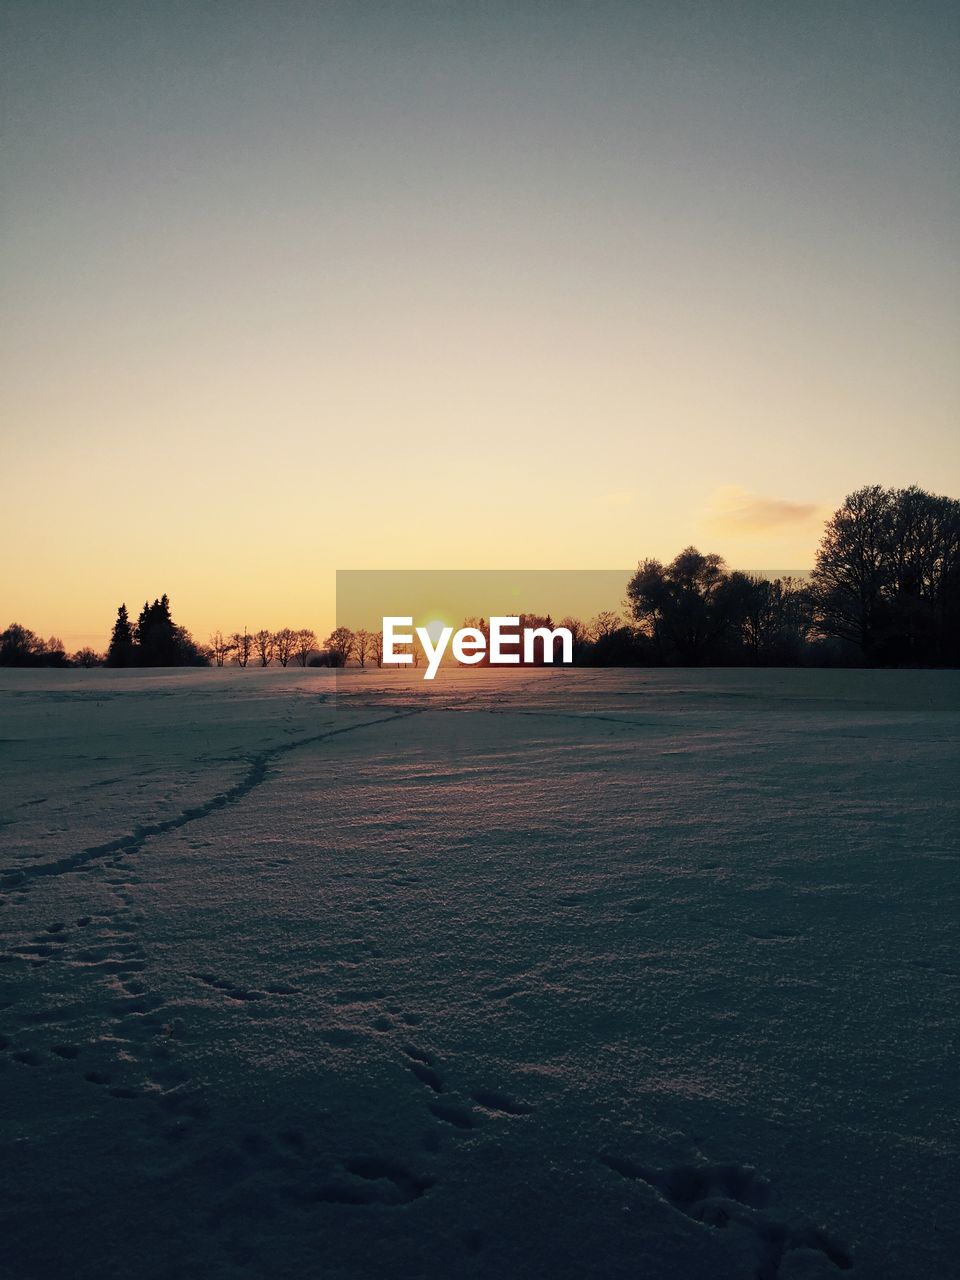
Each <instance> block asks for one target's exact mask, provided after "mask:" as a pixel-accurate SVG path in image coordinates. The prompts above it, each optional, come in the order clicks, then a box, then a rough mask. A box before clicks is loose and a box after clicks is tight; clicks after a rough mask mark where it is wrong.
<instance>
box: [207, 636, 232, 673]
mask: <svg viewBox="0 0 960 1280" xmlns="http://www.w3.org/2000/svg"><path fill="white" fill-rule="evenodd" d="M235 648H236V645H235V644H234V643H233V641H232V640H227V639H225V637H224V634H223V632H222V631H215V632H214V633H213V635H212V636H211V637H210V652H211V653H212V654H213V660H214V662H215V663H216V664H217V666H218V667H222V666H223V664H224V662H225V660H226V659H227V657H228V656H229V655H230V654H231V653H233V651H234V649H235Z"/></svg>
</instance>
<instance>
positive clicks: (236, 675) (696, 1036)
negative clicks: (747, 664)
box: [0, 669, 960, 1280]
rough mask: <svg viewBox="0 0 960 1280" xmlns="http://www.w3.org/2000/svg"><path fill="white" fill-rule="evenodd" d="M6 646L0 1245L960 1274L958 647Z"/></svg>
mask: <svg viewBox="0 0 960 1280" xmlns="http://www.w3.org/2000/svg"><path fill="white" fill-rule="evenodd" d="M421 676H422V672H413V673H410V674H407V673H406V672H400V671H391V672H377V671H372V672H369V673H367V674H360V673H357V674H347V675H341V676H339V677H335V676H334V675H333V673H331V672H329V671H313V670H307V671H301V670H297V671H294V670H292V669H287V670H285V671H283V670H273V669H270V670H267V671H265V672H258V671H252V670H250V671H246V672H243V671H237V670H228V669H225V670H222V671H219V670H203V671H191V672H186V673H183V672H173V671H170V672H155V673H149V674H143V673H137V672H123V671H121V672H107V671H73V672H55V671H53V672H51V671H39V672H16V671H5V672H3V673H0V717H2V718H0V753H2V755H0V759H2V763H3V770H2V780H0V788H2V789H0V953H2V954H0V961H2V962H3V963H2V964H0V1050H2V1051H0V1096H2V1100H3V1101H2V1118H0V1185H2V1208H0V1216H2V1221H0V1275H2V1276H3V1277H5V1278H7V1280H60V1278H61V1277H63V1278H67V1277H69V1278H70V1280H131V1278H133V1277H137V1278H143V1280H174V1278H175V1277H183V1278H189V1280H193V1278H194V1277H197V1278H200V1277H203V1278H206V1277H211V1278H214V1280H216V1278H219V1277H238V1278H240V1277H250V1278H251V1280H260V1278H261V1277H262V1278H265V1280H266V1278H269V1280H273V1278H274V1277H276V1278H277V1280H285V1278H286V1277H296V1278H297V1280H300V1278H301V1277H302V1278H306V1280H312V1278H314V1277H318V1278H321V1277H322V1278H324V1280H326V1278H330V1280H332V1278H340V1277H353V1278H361V1280H367V1278H369V1280H381V1278H383V1277H416V1276H422V1277H426V1278H428V1280H447V1278H449V1277H487V1276H489V1277H496V1278H497V1280H512V1278H513V1277H524V1278H525V1280H526V1278H528V1277H529V1278H530V1280H533V1278H537V1280H541V1278H543V1280H553V1278H555V1277H556V1278H566V1277H594V1276H596V1277H604V1278H607V1277H630V1278H631V1280H674V1278H676V1280H755V1278H757V1277H760V1278H762V1280H772V1278H773V1277H776V1278H777V1280H801V1278H804V1280H828V1278H831V1277H837V1276H840V1275H841V1274H850V1275H852V1276H853V1277H859V1280H866V1278H877V1280H912V1278H913V1277H917V1278H921V1277H922V1278H923V1280H934V1278H937V1277H946V1276H949V1275H950V1274H955V1272H954V1271H953V1270H952V1268H953V1267H954V1266H955V1265H956V1257H957V1251H958V1248H960V1242H958V1239H957V1234H956V1226H955V1224H956V1221H957V1217H958V1213H957V1207H956V1185H957V1183H956V1179H957V1172H958V1167H957V1160H956V1156H957V1145H958V1144H957V1130H956V1128H955V1121H954V1115H955V1110H956V1098H957V1072H956V1059H955V1056H954V1055H955V1050H956V1045H955V1043H954V1032H955V1028H956V995H957V978H958V972H960V959H958V956H957V951H956V938H955V932H954V930H955V924H956V920H957V916H958V903H957V877H956V866H957V864H956V853H957V833H958V829H960V821H958V805H960V802H958V789H957V787H956V779H957V777H958V776H960V769H958V763H960V761H958V710H960V676H958V675H957V674H956V673H942V672H941V673H930V672H841V671H836V672H832V671H790V672H784V671H759V672H756V671H704V672H687V671H638V672H623V671H621V672H612V671H608V672H603V671H566V672H564V671H558V672H532V671H527V672H521V673H514V672H508V673H506V674H504V673H499V672H491V671H464V672H450V671H443V672H441V674H440V676H439V677H438V679H437V681H436V682H435V683H434V684H433V685H425V684H424V682H423V680H422V678H421Z"/></svg>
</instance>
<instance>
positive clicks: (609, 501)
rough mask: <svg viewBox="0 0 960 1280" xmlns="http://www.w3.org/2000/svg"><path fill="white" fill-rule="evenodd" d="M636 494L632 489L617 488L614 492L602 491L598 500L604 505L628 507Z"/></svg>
mask: <svg viewBox="0 0 960 1280" xmlns="http://www.w3.org/2000/svg"><path fill="white" fill-rule="evenodd" d="M636 496H637V495H636V494H635V493H634V491H633V490H632V489H617V490H616V491H615V492H614V493H602V494H601V495H600V502H601V504H602V505H603V506H605V507H629V506H630V504H631V503H632V502H633V500H634V498H635V497H636Z"/></svg>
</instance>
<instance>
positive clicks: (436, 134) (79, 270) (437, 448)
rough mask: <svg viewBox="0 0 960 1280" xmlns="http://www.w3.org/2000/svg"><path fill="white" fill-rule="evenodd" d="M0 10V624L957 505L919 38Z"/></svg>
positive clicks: (903, 6)
mask: <svg viewBox="0 0 960 1280" xmlns="http://www.w3.org/2000/svg"><path fill="white" fill-rule="evenodd" d="M0 13H2V30H0V46H2V54H0V60H2V61H0V80H2V90H0V91H2V103H0V109H2V128H3V150H2V160H0V165H2V178H0V192H2V194H0V201H2V204H0V222H2V243H0V273H2V275H0V286H2V302H0V306H2V369H0V375H2V376H0V422H2V428H0V429H2V457H3V468H2V473H0V500H2V505H3V511H4V517H5V526H6V535H7V553H6V554H5V556H4V559H3V562H2V564H0V626H5V625H6V624H7V623H8V622H9V621H12V620H16V621H19V622H21V623H23V624H24V625H26V626H30V627H32V628H33V629H35V630H37V631H40V632H41V633H43V634H44V635H46V634H49V633H50V632H57V633H58V634H60V635H62V636H63V638H64V639H65V640H66V641H67V643H68V647H71V648H72V647H75V646H77V645H79V644H81V643H85V642H91V643H94V644H96V645H97V646H101V647H102V646H103V645H104V644H105V641H106V636H107V633H108V631H109V627H110V624H111V622H112V619H113V617H114V615H115V611H116V606H117V604H118V603H119V602H120V600H122V599H124V600H126V601H127V603H128V604H130V606H131V608H132V609H136V608H138V607H139V605H140V603H142V601H143V599H144V598H145V597H147V596H149V597H150V598H153V596H155V595H158V594H159V593H161V592H163V591H167V592H169V593H170V595H171V597H172V600H173V606H174V615H175V617H176V618H177V619H178V620H179V621H181V622H183V623H185V624H186V625H187V626H188V627H190V628H191V629H192V630H193V632H194V634H195V635H196V637H197V638H198V639H199V640H205V639H206V637H207V635H208V634H209V632H210V631H211V630H212V629H214V628H215V627H218V626H219V627H222V628H223V629H224V630H233V629H235V628H237V627H240V628H242V627H243V626H244V625H246V626H248V627H250V628H251V629H255V628H257V627H260V626H267V627H271V628H277V627H280V626H284V625H290V626H313V627H315V628H316V629H317V630H325V629H327V628H328V627H329V626H331V625H332V624H333V617H334V573H335V570H336V569H338V568H339V569H351V568H455V567H458V566H462V567H464V568H497V567H514V568H564V569H576V568H595V569H600V568H605V567H616V566H619V565H624V564H627V565H629V564H632V563H636V561H637V559H639V558H640V557H643V556H645V555H657V556H660V557H661V558H664V559H668V558H671V557H672V556H673V555H674V554H675V553H676V552H677V551H678V550H679V549H680V548H681V547H683V546H684V545H686V544H688V543H691V542H694V543H696V544H697V545H699V546H700V547H701V549H703V550H713V551H719V552H721V553H722V554H724V555H725V556H726V557H727V558H728V560H729V561H730V562H731V563H732V564H733V565H736V566H740V567H747V568H750V567H766V568H775V567H781V566H782V567H787V568H802V567H804V566H809V565H810V564H811V563H812V560H813V555H814V551H815V548H816V544H817V540H818V535H819V530H820V527H821V524H822V520H823V517H824V515H825V514H826V513H828V512H829V511H830V510H832V509H833V508H834V507H835V506H836V505H837V504H838V503H839V502H840V501H841V500H842V498H843V496H844V495H845V494H846V493H848V492H849V491H851V490H852V489H854V488H857V487H859V486H860V485H862V484H865V483H874V482H877V483H882V484H890V485H906V484H910V483H918V484H921V485H923V486H924V487H926V488H929V489H932V490H934V491H936V492H945V493H949V494H951V495H953V496H958V495H960V449H958V432H957V425H956V424H957V409H958V403H960V373H958V362H957V351H958V349H960V289H958V285H960V270H958V265H960V264H958V243H960V242H958V223H960V218H958V213H960V208H958V206H960V164H958V144H957V139H958V137H960V109H958V97H957V85H958V74H957V73H958V68H960V56H958V42H960V20H958V16H957V14H958V10H957V6H956V5H954V4H946V3H943V4H939V3H936V4H935V3H924V2H923V0H920V2H919V3H915V2H911V0H902V2H900V3H885V2H884V0H869V2H863V3H844V2H843V0H824V2H823V3H820V2H817V0H809V2H808V0H794V2H792V3H787V0H782V2H780V0H764V2H762V3H745V2H744V3H731V2H725V0H705V2H703V3H696V4H694V3H683V0H676V2H674V0H670V2H668V0H660V2H658V3H643V0H635V2H633V3H622V2H621V3H614V2H605V0H597V2H596V3H563V2H561V0H552V2H550V3H547V2H542V3H525V2H524V0H514V2H513V3H509V4H507V3H504V4H493V3H485V2H483V0H472V2H471V3H439V2H438V3H416V2H413V3H408V2H407V0H404V2H403V3H396V0H394V2H393V3H388V4H387V3H385V4H372V3H364V2H363V0H355V2H353V3H337V2H331V3H326V2H321V0H314V2H312V3H289V2H284V0H272V2H271V3H267V0H261V2H260V3H242V2H233V3H231V2H230V0H224V2H223V3H203V2H201V0H190V2H189V3H177V2H176V0H165V2H164V3H155V2H150V3H141V2H139V0H126V2H120V0H116V2H115V3H110V2H109V0H95V2H93V0H87V2H86V3H84V0H71V2H69V3H44V2H43V0H22V2H13V3H11V2H10V0H2V2H0ZM11 548H12V554H11ZM612 603H613V604H615V603H616V602H612Z"/></svg>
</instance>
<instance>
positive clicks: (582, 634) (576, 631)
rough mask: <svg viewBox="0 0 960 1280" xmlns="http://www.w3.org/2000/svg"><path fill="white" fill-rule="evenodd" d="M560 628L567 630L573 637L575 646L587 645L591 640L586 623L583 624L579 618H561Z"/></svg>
mask: <svg viewBox="0 0 960 1280" xmlns="http://www.w3.org/2000/svg"><path fill="white" fill-rule="evenodd" d="M558 626H561V627H566V628H567V630H568V631H569V632H570V634H571V636H573V643H574V646H577V645H581V644H585V643H586V642H587V641H588V640H589V639H590V636H589V634H588V633H587V626H586V623H584V622H581V621H580V619H579V618H571V617H566V618H561V619H560V622H559V623H558Z"/></svg>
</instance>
